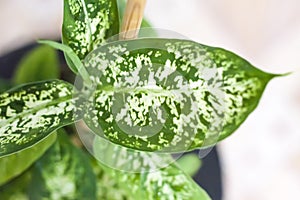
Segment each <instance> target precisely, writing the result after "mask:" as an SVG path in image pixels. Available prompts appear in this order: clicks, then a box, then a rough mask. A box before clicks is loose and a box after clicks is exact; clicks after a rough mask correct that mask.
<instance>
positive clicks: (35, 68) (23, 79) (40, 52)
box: [13, 45, 59, 85]
mask: <svg viewBox="0 0 300 200" xmlns="http://www.w3.org/2000/svg"><path fill="white" fill-rule="evenodd" d="M56 78H59V60H58V55H57V53H56V51H55V50H54V49H53V48H51V47H49V46H46V45H42V46H38V47H36V48H35V49H33V50H32V51H30V52H29V53H28V54H26V55H25V57H24V58H23V59H22V60H21V61H20V63H19V65H18V67H17V69H16V72H15V74H14V78H13V79H14V83H15V84H16V85H19V84H24V83H28V82H34V81H42V80H47V79H56Z"/></svg>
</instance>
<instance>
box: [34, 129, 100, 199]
mask: <svg viewBox="0 0 300 200" xmlns="http://www.w3.org/2000/svg"><path fill="white" fill-rule="evenodd" d="M69 140H70V139H69V137H67V135H66V134H65V133H64V131H62V130H59V131H58V142H57V143H55V145H54V146H53V147H52V148H50V149H49V150H48V151H47V152H46V154H45V155H44V156H43V157H42V158H41V159H40V160H38V162H37V163H36V164H35V165H34V168H33V172H32V174H33V177H32V182H31V186H30V190H29V195H30V196H31V199H53V200H55V199H57V200H60V199H70V200H72V199H90V200H93V199H96V176H95V174H94V172H93V169H92V166H91V164H90V161H89V159H88V157H87V156H86V155H85V154H84V153H83V152H82V151H81V150H79V149H77V148H76V147H74V146H73V145H72V144H71V143H70V141H69Z"/></svg>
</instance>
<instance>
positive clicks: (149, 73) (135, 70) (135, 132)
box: [85, 39, 275, 152]
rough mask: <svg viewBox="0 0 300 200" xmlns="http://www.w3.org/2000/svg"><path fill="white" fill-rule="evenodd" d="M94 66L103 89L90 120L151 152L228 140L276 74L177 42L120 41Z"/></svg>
mask: <svg viewBox="0 0 300 200" xmlns="http://www.w3.org/2000/svg"><path fill="white" fill-rule="evenodd" d="M86 61H87V63H85V65H86V68H87V70H88V73H89V74H90V79H91V80H92V81H93V82H94V84H95V85H97V87H96V88H95V91H93V92H92V96H91V97H90V100H91V103H90V107H89V111H88V112H87V113H86V116H85V122H86V123H87V125H88V126H89V127H90V128H91V129H92V130H93V131H94V132H95V133H97V134H98V135H100V136H102V137H106V138H108V139H109V140H111V141H112V142H114V143H117V144H120V145H123V146H126V147H129V148H133V149H138V150H144V151H155V150H161V151H167V152H171V151H172V152H176V151H186V150H189V149H195V148H199V147H203V146H208V145H212V144H214V143H215V142H216V141H219V140H222V139H224V138H226V137H227V136H229V135H230V134H232V133H233V132H234V131H235V130H236V129H237V128H238V127H239V126H240V124H241V123H242V122H243V121H244V120H245V119H246V118H247V116H248V115H249V114H250V113H251V112H252V111H253V110H254V109H255V108H256V106H257V105H258V102H259V99H260V97H261V95H262V93H263V91H264V88H265V87H266V85H267V83H268V82H269V81H270V80H271V79H272V78H273V77H274V76H275V75H272V74H268V73H265V72H263V71H261V70H259V69H257V68H255V67H253V66H252V65H251V64H250V63H249V62H247V61H246V60H244V59H243V58H241V57H239V56H237V55H235V54H234V53H231V52H229V51H226V50H224V49H220V48H213V47H208V46H204V45H201V44H198V43H195V42H193V41H186V40H176V39H138V40H132V41H118V42H115V43H112V44H109V45H104V46H102V47H101V48H99V49H97V50H96V51H94V52H92V53H91V54H89V56H88V57H87V59H86Z"/></svg>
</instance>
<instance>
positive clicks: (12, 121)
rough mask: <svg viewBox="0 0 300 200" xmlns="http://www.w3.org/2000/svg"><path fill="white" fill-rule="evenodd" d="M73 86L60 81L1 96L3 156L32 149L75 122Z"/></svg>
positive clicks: (21, 87) (32, 86)
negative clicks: (28, 148) (60, 128)
mask: <svg viewBox="0 0 300 200" xmlns="http://www.w3.org/2000/svg"><path fill="white" fill-rule="evenodd" d="M72 98H73V86H72V85H70V84H69V83H66V82H64V81H59V80H52V81H44V82H39V83H32V84H28V85H23V86H20V87H17V88H14V89H12V90H9V91H7V92H5V93H2V94H0V147H1V148H0V156H4V155H7V154H10V153H14V152H16V151H19V150H21V149H24V148H26V147H29V146H31V145H33V144H35V143H37V142H38V141H40V140H41V139H43V138H45V137H46V136H48V135H49V134H50V133H52V132H53V131H55V130H56V129H57V128H59V127H62V126H65V125H67V124H70V123H72V122H74V117H75V115H74V112H73V111H74V110H75V106H74V102H73V101H74V99H72Z"/></svg>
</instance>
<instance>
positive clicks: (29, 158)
mask: <svg viewBox="0 0 300 200" xmlns="http://www.w3.org/2000/svg"><path fill="white" fill-rule="evenodd" d="M55 140H56V134H52V135H49V137H47V138H45V139H43V140H42V141H40V142H39V143H37V144H36V145H34V146H32V147H30V148H27V149H24V150H22V151H19V152H17V153H14V154H11V155H7V156H4V157H1V158H0V169H1V174H0V185H2V184H3V183H6V182H7V181H9V180H11V179H12V178H14V177H16V176H18V175H20V174H21V173H22V172H24V171H25V170H26V169H27V168H29V167H30V166H31V165H32V163H34V162H35V161H36V160H37V159H38V158H40V157H41V156H42V155H43V154H44V153H45V152H46V150H47V149H48V148H49V147H50V146H51V145H52V144H53V143H54V142H55Z"/></svg>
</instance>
